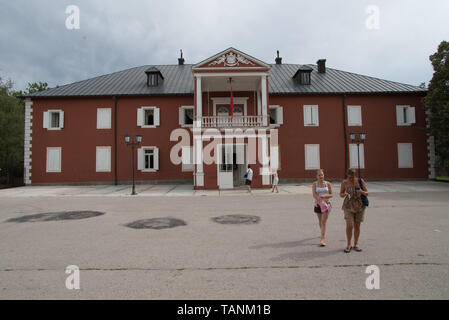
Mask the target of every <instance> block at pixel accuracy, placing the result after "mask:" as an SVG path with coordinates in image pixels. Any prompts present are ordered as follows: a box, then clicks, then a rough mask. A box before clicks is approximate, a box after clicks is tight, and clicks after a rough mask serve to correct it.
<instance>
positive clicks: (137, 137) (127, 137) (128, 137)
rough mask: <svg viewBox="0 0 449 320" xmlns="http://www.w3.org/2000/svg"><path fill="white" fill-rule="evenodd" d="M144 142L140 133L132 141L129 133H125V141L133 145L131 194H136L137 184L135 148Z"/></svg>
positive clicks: (128, 144)
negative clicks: (135, 179)
mask: <svg viewBox="0 0 449 320" xmlns="http://www.w3.org/2000/svg"><path fill="white" fill-rule="evenodd" d="M141 142H142V136H141V135H140V134H137V135H136V140H134V141H131V138H130V136H129V135H128V134H125V143H126V145H127V146H131V152H132V153H131V157H132V171H133V189H132V192H131V195H132V196H134V195H136V194H137V193H136V184H135V181H134V148H135V146H137V145H139V144H140V143H141Z"/></svg>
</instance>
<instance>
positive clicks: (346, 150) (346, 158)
mask: <svg viewBox="0 0 449 320" xmlns="http://www.w3.org/2000/svg"><path fill="white" fill-rule="evenodd" d="M341 98H342V99H341V106H342V110H343V141H344V146H345V173H344V176H345V177H346V171H348V143H347V141H346V104H345V98H346V94H343V95H342V97H341Z"/></svg>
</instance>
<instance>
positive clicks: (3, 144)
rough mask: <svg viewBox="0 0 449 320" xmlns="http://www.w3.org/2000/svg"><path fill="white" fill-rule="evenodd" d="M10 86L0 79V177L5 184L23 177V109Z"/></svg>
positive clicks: (10, 83)
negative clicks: (15, 178)
mask: <svg viewBox="0 0 449 320" xmlns="http://www.w3.org/2000/svg"><path fill="white" fill-rule="evenodd" d="M12 86H13V85H12V81H11V80H8V81H6V82H3V80H2V79H1V78H0V168H1V172H0V175H1V176H4V177H6V183H7V184H12V183H13V180H14V177H20V176H21V175H23V132H24V108H23V104H22V103H21V101H20V100H19V99H18V98H16V97H15V96H14V94H15V92H13V91H12Z"/></svg>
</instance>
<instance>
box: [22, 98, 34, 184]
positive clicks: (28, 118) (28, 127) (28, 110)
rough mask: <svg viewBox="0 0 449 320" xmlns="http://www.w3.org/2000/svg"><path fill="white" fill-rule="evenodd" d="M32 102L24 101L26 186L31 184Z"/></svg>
mask: <svg viewBox="0 0 449 320" xmlns="http://www.w3.org/2000/svg"><path fill="white" fill-rule="evenodd" d="M32 106H33V101H31V100H30V99H26V100H25V138H24V159H23V160H24V161H23V166H24V176H23V179H24V183H25V184H26V185H29V184H31V144H32V143H31V139H32V137H31V134H32V131H33V129H32V123H33V109H32Z"/></svg>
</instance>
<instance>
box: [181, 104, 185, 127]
mask: <svg viewBox="0 0 449 320" xmlns="http://www.w3.org/2000/svg"><path fill="white" fill-rule="evenodd" d="M185 112H186V110H185V109H184V108H183V107H180V108H179V125H180V126H183V125H184V124H185V123H184V120H185V118H186V117H185Z"/></svg>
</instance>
